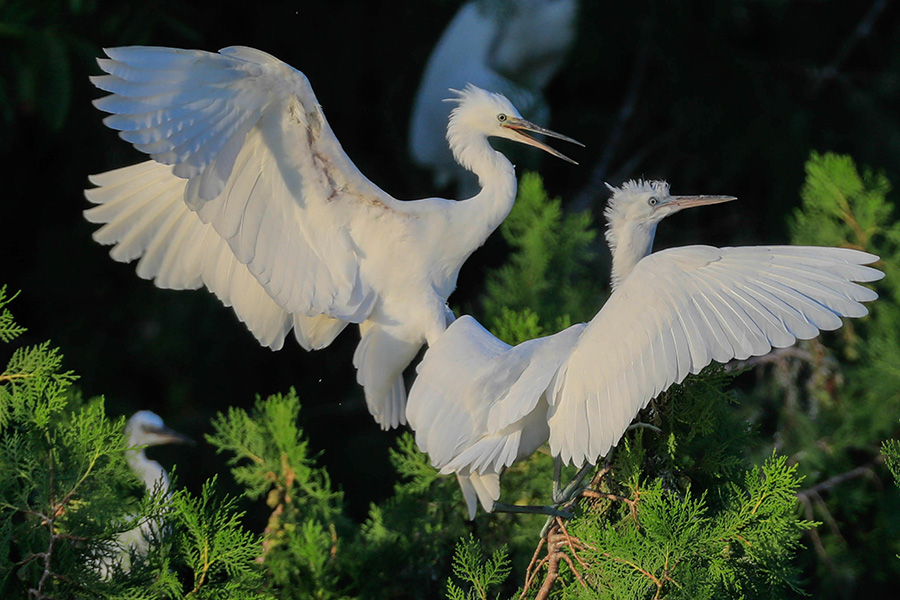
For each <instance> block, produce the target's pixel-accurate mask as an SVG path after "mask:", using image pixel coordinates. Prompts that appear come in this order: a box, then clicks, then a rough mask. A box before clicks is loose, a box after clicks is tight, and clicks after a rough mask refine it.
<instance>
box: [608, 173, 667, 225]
mask: <svg viewBox="0 0 900 600" xmlns="http://www.w3.org/2000/svg"><path fill="white" fill-rule="evenodd" d="M606 187H607V188H608V189H609V191H610V192H612V196H610V197H609V202H608V203H607V205H606V210H604V211H603V214H604V216H605V217H606V220H607V221H608V222H611V221H612V220H613V219H615V217H616V216H617V215H619V214H620V213H621V212H623V211H624V210H625V209H626V208H627V206H628V203H629V202H631V201H632V200H633V199H634V198H635V197H636V196H637V195H638V194H643V193H649V194H653V195H654V196H668V195H669V184H668V182H666V181H662V180H644V179H629V180H628V181H626V182H625V183H623V184H622V186H621V187H616V186H614V185H610V184H608V183H607V184H606Z"/></svg>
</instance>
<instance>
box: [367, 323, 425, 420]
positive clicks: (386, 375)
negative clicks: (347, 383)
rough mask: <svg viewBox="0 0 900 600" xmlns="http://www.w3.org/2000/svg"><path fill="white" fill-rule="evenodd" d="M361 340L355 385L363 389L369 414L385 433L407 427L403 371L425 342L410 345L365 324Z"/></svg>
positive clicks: (376, 326) (374, 325) (371, 324)
mask: <svg viewBox="0 0 900 600" xmlns="http://www.w3.org/2000/svg"><path fill="white" fill-rule="evenodd" d="M359 331H360V334H361V336H362V339H361V340H360V342H359V345H358V346H357V347H356V352H354V353H353V366H354V367H356V381H357V382H358V383H359V384H360V385H361V386H363V388H364V390H365V394H366V404H367V405H368V407H369V412H370V413H371V414H372V416H373V417H375V421H377V422H378V424H379V425H381V428H382V429H385V430H387V429H391V428H392V427H398V426H400V425H405V424H406V384H405V383H404V382H403V371H404V370H405V369H406V367H407V366H409V363H410V362H412V359H413V358H415V356H416V354H417V353H418V352H419V349H420V348H421V347H422V342H419V341H417V342H410V341H407V340H404V339H401V338H399V337H397V336H396V335H394V333H393V332H391V331H389V330H387V329H385V328H384V327H382V326H380V325H376V324H374V323H372V322H370V321H364V322H363V323H360V325H359Z"/></svg>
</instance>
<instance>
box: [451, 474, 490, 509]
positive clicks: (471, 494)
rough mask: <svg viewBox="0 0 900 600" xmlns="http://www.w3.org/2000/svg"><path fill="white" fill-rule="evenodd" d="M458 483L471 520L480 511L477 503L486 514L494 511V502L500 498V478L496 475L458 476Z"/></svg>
mask: <svg viewBox="0 0 900 600" xmlns="http://www.w3.org/2000/svg"><path fill="white" fill-rule="evenodd" d="M456 481H458V482H459V487H460V489H462V493H463V498H465V499H466V506H467V507H468V509H469V519H470V520H471V519H474V518H475V512H476V510H477V509H478V504H477V502H481V507H482V508H483V509H484V511H485V512H492V511H493V510H494V502H496V501H497V499H498V498H500V476H499V475H498V474H496V473H485V474H478V473H469V474H468V475H462V474H460V473H457V474H456Z"/></svg>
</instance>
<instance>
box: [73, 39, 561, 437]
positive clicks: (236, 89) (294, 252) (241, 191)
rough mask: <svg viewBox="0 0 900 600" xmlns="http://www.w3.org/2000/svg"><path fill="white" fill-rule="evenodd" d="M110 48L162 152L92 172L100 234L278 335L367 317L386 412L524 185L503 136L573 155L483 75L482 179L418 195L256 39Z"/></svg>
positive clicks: (131, 134)
mask: <svg viewBox="0 0 900 600" xmlns="http://www.w3.org/2000/svg"><path fill="white" fill-rule="evenodd" d="M106 53H107V55H108V56H109V58H106V59H99V60H98V62H99V64H100V67H101V68H102V69H103V70H104V71H105V72H106V73H107V75H103V76H99V77H93V78H92V79H91V80H92V82H93V83H94V84H95V85H96V86H97V87H99V88H100V89H103V90H105V91H108V92H111V95H109V96H106V97H104V98H100V99H99V100H97V101H95V104H96V106H97V107H98V108H100V109H101V110H104V111H106V112H109V113H112V114H111V115H110V116H108V117H106V118H105V119H104V122H105V123H106V124H107V125H108V126H109V127H111V128H113V129H116V130H118V131H119V132H120V136H121V137H122V138H123V139H125V140H126V141H128V142H131V143H132V144H133V145H134V147H135V148H137V149H138V150H140V151H141V152H145V153H147V154H149V155H150V157H151V158H152V159H153V160H151V161H147V162H144V163H140V164H137V165H133V166H130V167H125V168H122V169H117V170H114V171H110V172H107V173H103V174H101V175H96V176H93V177H92V178H91V181H92V183H94V184H95V185H97V186H99V187H97V188H95V189H91V190H87V191H86V192H85V195H86V197H87V198H88V200H90V201H91V202H93V203H95V204H98V206H97V207H95V208H92V209H90V210H87V211H85V216H86V218H87V219H88V220H90V221H92V222H96V223H104V226H103V227H101V228H100V229H99V230H98V231H97V232H96V233H95V235H94V237H95V239H96V240H97V241H99V242H101V243H103V244H115V247H114V248H113V250H112V252H111V255H112V257H113V258H114V259H116V260H120V261H130V260H133V259H136V258H140V261H139V263H138V266H137V272H138V275H140V276H141V277H143V278H147V279H153V280H154V282H155V283H156V285H158V286H160V287H166V288H174V289H188V288H198V287H200V286H201V285H205V286H206V287H207V288H209V289H210V290H211V291H212V292H213V293H215V294H216V295H217V296H218V297H219V299H220V300H221V301H222V302H223V303H224V304H225V305H228V306H231V307H232V308H233V309H234V310H235V312H236V313H237V315H238V317H239V318H240V319H241V320H242V321H243V322H244V323H246V325H247V326H248V328H249V329H250V330H251V332H253V334H254V335H255V336H256V338H257V339H258V340H259V342H260V343H261V344H263V345H265V346H268V347H270V348H272V349H278V348H280V347H281V346H282V344H283V343H284V339H285V337H286V336H287V335H288V334H289V332H290V331H291V330H292V329H293V331H294V335H295V336H296V338H297V340H298V341H299V343H300V344H301V345H302V346H303V347H304V348H306V349H318V348H323V347H325V346H327V345H328V344H330V343H331V342H332V340H333V339H334V338H335V337H336V336H337V335H338V334H339V333H340V332H341V330H342V329H343V328H344V327H345V326H346V325H347V324H348V323H358V324H360V331H361V334H362V340H361V342H360V344H359V346H358V348H357V350H356V353H355V354H354V365H355V366H356V367H357V380H358V381H359V383H360V384H362V385H363V386H364V388H365V393H366V401H367V404H368V407H369V410H370V412H371V413H372V415H373V416H374V417H375V419H376V420H377V421H378V423H380V424H381V426H382V427H384V428H388V427H396V426H397V425H399V424H400V423H402V422H404V420H405V419H404V407H405V402H406V390H405V387H404V385H403V380H402V373H403V370H404V369H405V367H406V366H407V365H408V364H409V362H410V361H411V360H412V359H413V357H414V356H415V355H416V353H417V352H418V350H419V348H420V347H421V346H422V344H423V343H425V342H426V341H434V340H435V339H437V337H438V336H439V335H440V333H441V332H443V330H444V329H445V327H446V324H447V319H448V315H449V311H448V309H447V307H446V300H447V297H448V296H449V295H450V293H451V292H452V291H453V289H454V287H455V286H456V278H457V275H458V273H459V269H460V267H461V266H462V264H463V262H464V261H465V260H466V259H467V258H468V256H469V255H470V254H471V253H472V252H473V251H474V250H475V249H477V248H478V247H479V246H481V244H483V243H484V241H485V239H487V237H488V235H490V233H491V232H492V231H493V230H494V229H495V228H496V227H497V226H498V225H499V223H500V222H501V221H502V220H503V219H504V218H505V217H506V215H507V214H508V213H509V210H510V208H511V207H512V204H513V201H514V199H515V190H516V179H515V173H514V169H513V166H512V165H511V164H510V163H509V161H508V160H506V159H505V158H504V157H503V156H502V155H501V154H500V153H498V152H496V151H494V150H493V149H492V148H491V146H490V144H489V143H488V141H487V138H488V136H499V137H505V138H508V139H512V140H515V141H518V142H522V143H526V144H529V145H532V146H536V147H538V148H541V149H543V150H545V151H547V152H550V153H551V154H554V155H556V156H559V157H561V158H565V157H564V156H563V155H561V154H560V153H558V152H556V151H555V150H553V149H552V148H550V147H549V146H546V145H545V144H543V143H541V142H539V141H537V140H534V139H533V138H531V137H529V136H528V135H526V134H525V133H524V132H525V131H534V132H538V133H543V134H546V135H551V136H555V137H558V138H561V139H566V140H569V138H566V137H565V136H560V135H558V134H555V133H553V132H551V131H548V130H545V129H543V128H541V127H538V126H536V125H534V124H532V123H529V122H528V121H525V120H524V119H522V118H521V117H520V116H519V114H518V112H517V111H516V109H515V108H514V107H513V106H512V104H510V102H509V101H508V100H507V99H506V98H504V97H503V96H500V95H498V94H491V93H489V92H486V91H484V90H481V89H479V88H476V87H474V86H470V87H467V88H466V89H465V90H463V91H462V92H457V101H458V104H457V106H456V108H455V109H454V110H453V114H452V116H451V119H450V122H449V125H448V131H447V137H448V140H449V141H450V146H451V148H452V150H453V153H454V156H455V157H456V158H457V160H458V161H459V162H460V163H461V164H463V165H464V166H465V167H466V168H468V169H471V170H472V171H473V172H474V173H475V174H476V175H477V176H478V177H479V180H480V182H481V184H482V186H483V188H482V190H481V192H480V193H478V194H477V195H476V196H474V197H473V198H471V199H469V200H467V201H463V202H455V201H450V200H443V199H440V198H428V199H424V200H417V201H410V202H403V201H399V200H397V199H395V198H393V197H391V196H390V195H388V194H387V193H385V192H384V191H382V190H381V189H379V188H378V187H377V186H375V185H374V184H372V183H371V182H370V181H369V180H368V179H366V177H365V176H363V175H362V173H360V172H359V170H358V169H357V168H356V167H355V166H354V165H353V163H352V162H351V161H350V159H349V158H348V157H347V155H346V153H345V152H344V151H343V149H342V148H341V146H340V143H339V142H338V140H337V138H336V137H335V136H334V133H333V132H332V130H331V128H330V127H329V125H328V122H327V121H326V120H325V116H324V114H323V113H322V110H321V107H320V106H319V104H318V101H317V100H316V97H315V95H314V94H313V91H312V88H311V87H310V85H309V82H308V81H307V79H306V77H305V76H304V75H303V74H302V73H300V72H299V71H297V70H295V69H293V68H291V67H290V66H288V65H287V64H285V63H283V62H281V61H279V60H278V59H276V58H274V57H272V56H270V55H268V54H266V53H264V52H261V51H259V50H254V49H252V48H245V47H231V48H225V49H224V50H221V51H220V52H219V53H218V54H216V53H210V52H203V51H199V50H179V49H171V48H151V47H130V48H113V49H109V50H106ZM569 141H573V140H569ZM566 160H568V159H566Z"/></svg>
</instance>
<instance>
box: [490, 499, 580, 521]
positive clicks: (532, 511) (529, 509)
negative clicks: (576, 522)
mask: <svg viewBox="0 0 900 600" xmlns="http://www.w3.org/2000/svg"><path fill="white" fill-rule="evenodd" d="M493 512H506V513H525V514H529V515H547V516H548V517H549V518H550V521H551V522H552V521H553V519H555V518H557V517H562V518H563V519H571V518H572V517H574V516H575V515H574V514H573V513H571V512H569V511H567V510H563V509H561V508H557V507H556V506H545V505H537V506H533V505H519V504H505V503H503V502H494V508H493Z"/></svg>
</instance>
